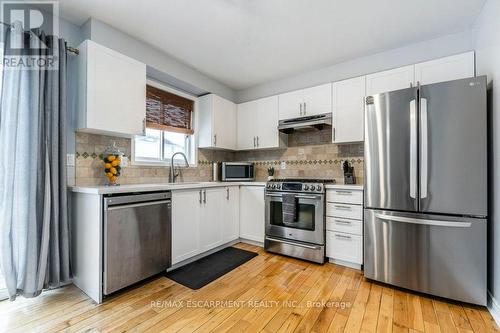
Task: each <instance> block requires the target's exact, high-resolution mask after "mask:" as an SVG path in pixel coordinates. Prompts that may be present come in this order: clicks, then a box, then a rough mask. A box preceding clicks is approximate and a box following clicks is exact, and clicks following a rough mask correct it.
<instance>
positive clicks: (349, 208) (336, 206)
mask: <svg viewBox="0 0 500 333" xmlns="http://www.w3.org/2000/svg"><path fill="white" fill-rule="evenodd" d="M335 208H337V209H343V210H351V209H352V208H351V207H350V206H339V205H335Z"/></svg>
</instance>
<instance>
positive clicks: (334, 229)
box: [326, 185, 363, 269]
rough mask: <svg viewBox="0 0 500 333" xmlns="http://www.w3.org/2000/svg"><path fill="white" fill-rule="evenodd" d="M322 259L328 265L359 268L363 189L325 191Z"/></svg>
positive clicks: (361, 262) (336, 187) (360, 260)
mask: <svg viewBox="0 0 500 333" xmlns="http://www.w3.org/2000/svg"><path fill="white" fill-rule="evenodd" d="M326 256H327V257H328V258H329V259H330V261H331V262H332V263H335V264H339V265H344V266H348V267H353V268H358V269H359V268H361V265H363V190H362V188H361V187H360V186H342V185H339V186H333V187H332V188H329V189H327V191H326Z"/></svg>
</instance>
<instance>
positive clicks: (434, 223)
mask: <svg viewBox="0 0 500 333" xmlns="http://www.w3.org/2000/svg"><path fill="white" fill-rule="evenodd" d="M375 217H376V218H378V219H381V220H386V221H394V222H403V223H412V224H423V225H430V226H436V227H455V228H469V227H470V226H471V223H470V222H456V221H440V220H429V219H414V218H411V217H405V216H394V215H384V214H379V213H376V214H375Z"/></svg>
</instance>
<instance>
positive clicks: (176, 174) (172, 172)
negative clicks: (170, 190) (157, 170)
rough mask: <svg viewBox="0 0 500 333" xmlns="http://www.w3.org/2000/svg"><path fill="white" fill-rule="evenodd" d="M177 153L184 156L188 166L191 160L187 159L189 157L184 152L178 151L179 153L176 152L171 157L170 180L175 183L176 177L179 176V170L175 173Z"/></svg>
mask: <svg viewBox="0 0 500 333" xmlns="http://www.w3.org/2000/svg"><path fill="white" fill-rule="evenodd" d="M177 154H180V155H182V157H184V162H186V166H187V167H188V166H189V162H188V160H187V157H186V155H185V154H184V153H183V152H181V151H178V152H177V153H174V154H173V155H172V157H171V159H170V182H171V183H175V179H176V178H177V177H178V176H179V172H177V173H175V164H174V157H175V155H177Z"/></svg>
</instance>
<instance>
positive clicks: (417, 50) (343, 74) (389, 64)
mask: <svg viewBox="0 0 500 333" xmlns="http://www.w3.org/2000/svg"><path fill="white" fill-rule="evenodd" d="M473 49H474V40H473V35H472V31H470V30H468V31H464V32H461V33H457V34H453V35H447V36H443V37H439V38H436V39H431V40H427V41H423V42H420V43H414V44H410V45H406V46H402V47H399V48H396V49H392V50H387V51H384V52H381V53H377V54H373V55H370V56H366V57H361V58H356V59H353V60H349V61H346V62H344V63H340V64H337V65H333V66H330V67H326V68H321V69H318V70H315V71H310V72H306V73H302V74H299V75H296V76H292V77H287V78H283V79H281V80H277V81H273V82H268V83H264V84H261V85H259V86H256V87H253V88H248V89H244V90H240V91H238V92H237V101H238V102H246V101H249V100H253V99H257V98H260V97H265V96H271V95H276V94H279V93H282V92H286V91H292V90H296V89H301V88H306V87H312V86H315V85H319V84H322V83H328V82H333V81H339V80H343V79H348V78H351V77H356V76H360V75H365V74H369V73H375V72H379V71H383V70H386V69H391V68H396V67H400V66H405V65H409V64H414V63H417V62H422V61H427V60H431V59H435V58H440V57H445V56H448V55H453V54H457V53H461V52H466V51H470V50H473Z"/></svg>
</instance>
